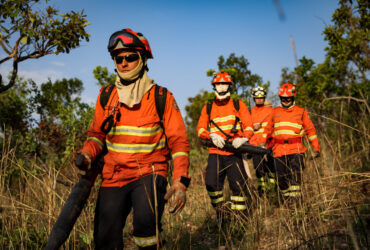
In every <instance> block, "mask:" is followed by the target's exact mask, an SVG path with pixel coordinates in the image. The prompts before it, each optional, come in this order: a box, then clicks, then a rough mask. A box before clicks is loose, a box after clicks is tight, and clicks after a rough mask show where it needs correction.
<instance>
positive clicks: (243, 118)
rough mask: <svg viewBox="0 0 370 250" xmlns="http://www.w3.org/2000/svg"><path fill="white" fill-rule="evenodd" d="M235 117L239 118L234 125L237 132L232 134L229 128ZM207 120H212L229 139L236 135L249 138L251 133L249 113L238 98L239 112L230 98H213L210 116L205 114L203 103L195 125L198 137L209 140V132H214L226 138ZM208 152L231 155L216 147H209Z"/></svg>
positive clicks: (205, 109) (236, 136)
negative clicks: (218, 99)
mask: <svg viewBox="0 0 370 250" xmlns="http://www.w3.org/2000/svg"><path fill="white" fill-rule="evenodd" d="M236 117H239V118H240V122H238V123H237V126H236V129H237V130H238V132H237V133H235V134H234V133H231V129H232V128H233V126H234V123H235V119H236ZM209 120H213V121H214V122H215V123H216V124H217V126H218V127H220V128H221V129H222V130H223V131H224V132H225V133H226V134H230V135H231V138H230V140H232V139H234V138H238V137H247V138H251V137H252V135H253V128H252V119H251V116H250V113H249V111H248V108H247V106H246V105H245V103H244V102H242V101H241V100H239V112H238V111H236V110H235V107H234V103H233V100H232V99H228V100H224V101H217V100H215V101H214V102H213V104H212V110H211V114H210V117H208V114H207V105H204V107H203V109H202V113H201V115H200V117H199V121H198V127H197V134H198V137H199V138H201V139H204V140H209V139H210V137H209V134H210V133H216V134H218V135H221V136H222V137H223V138H225V139H226V136H225V135H224V134H223V133H222V132H221V131H220V130H219V129H218V128H217V127H216V126H215V125H214V124H209ZM208 127H209V130H208ZM209 154H220V155H232V154H233V153H231V152H227V151H225V150H222V149H218V148H216V147H210V148H209Z"/></svg>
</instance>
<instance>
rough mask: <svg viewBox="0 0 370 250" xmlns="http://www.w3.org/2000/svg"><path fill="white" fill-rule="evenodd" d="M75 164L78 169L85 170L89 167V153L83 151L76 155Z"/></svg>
mask: <svg viewBox="0 0 370 250" xmlns="http://www.w3.org/2000/svg"><path fill="white" fill-rule="evenodd" d="M75 165H76V167H78V169H80V170H83V171H86V170H88V169H89V168H90V165H91V157H90V156H89V153H86V152H83V153H78V154H77V155H76V160H75Z"/></svg>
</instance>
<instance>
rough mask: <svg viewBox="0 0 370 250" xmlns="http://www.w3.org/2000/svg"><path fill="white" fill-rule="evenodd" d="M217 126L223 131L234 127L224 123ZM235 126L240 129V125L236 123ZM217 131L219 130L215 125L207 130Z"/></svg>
mask: <svg viewBox="0 0 370 250" xmlns="http://www.w3.org/2000/svg"><path fill="white" fill-rule="evenodd" d="M218 127H219V128H220V129H222V130H223V131H226V130H231V129H232V128H233V127H234V125H225V126H218ZM235 128H236V129H240V125H239V124H237V125H236V127H235ZM217 131H220V130H219V129H218V128H217V127H213V126H212V128H211V129H210V131H209V132H211V133H214V132H217Z"/></svg>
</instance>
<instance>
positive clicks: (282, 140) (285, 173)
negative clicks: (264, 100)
mask: <svg viewBox="0 0 370 250" xmlns="http://www.w3.org/2000/svg"><path fill="white" fill-rule="evenodd" d="M278 94H279V97H280V107H275V108H274V109H273V111H272V114H271V116H270V117H269V120H268V123H267V126H266V127H265V132H264V137H266V136H267V135H268V134H272V137H273V148H272V149H273V153H274V157H275V159H274V163H275V169H276V177H277V178H276V180H277V185H278V187H279V192H280V194H281V197H282V198H283V200H284V201H297V200H300V198H301V196H302V192H301V191H302V190H301V186H302V185H301V182H302V174H303V170H304V162H303V158H304V155H303V154H304V153H305V152H306V151H307V148H306V147H305V146H304V145H303V141H304V136H305V135H307V137H308V141H309V142H310V143H311V144H312V147H313V157H319V156H320V145H319V140H318V138H317V133H316V129H315V126H314V124H313V123H312V121H311V119H310V117H309V116H308V113H307V111H306V110H305V109H304V108H301V107H299V106H297V105H295V101H294V98H295V96H296V89H295V86H294V85H293V84H291V83H288V82H287V83H285V84H283V85H281V86H280V88H279V93H278ZM288 203H290V202H288Z"/></svg>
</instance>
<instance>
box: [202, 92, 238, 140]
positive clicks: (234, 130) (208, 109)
mask: <svg viewBox="0 0 370 250" xmlns="http://www.w3.org/2000/svg"><path fill="white" fill-rule="evenodd" d="M232 100H233V104H234V108H235V110H236V111H237V112H239V109H240V105H239V99H232ZM212 104H213V101H210V102H208V103H207V114H208V124H209V125H208V130H209V127H210V124H211V123H213V125H215V127H216V128H217V129H218V130H220V131H221V133H223V134H224V135H225V136H226V139H227V140H228V139H229V138H230V137H231V135H228V134H226V133H225V132H224V131H223V130H222V129H221V128H220V127H219V126H217V124H216V123H215V122H214V121H213V120H211V110H212ZM238 122H240V118H239V116H237V117H236V118H235V123H234V125H233V127H232V129H231V131H230V132H231V133H237V132H238V130H237V129H236V125H237V124H238ZM241 130H242V131H243V128H241Z"/></svg>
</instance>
